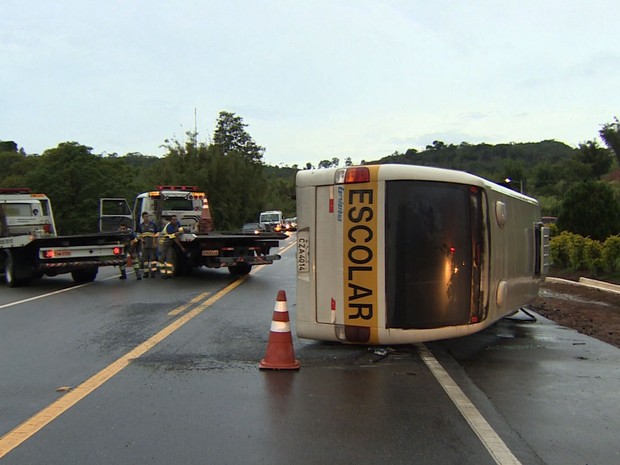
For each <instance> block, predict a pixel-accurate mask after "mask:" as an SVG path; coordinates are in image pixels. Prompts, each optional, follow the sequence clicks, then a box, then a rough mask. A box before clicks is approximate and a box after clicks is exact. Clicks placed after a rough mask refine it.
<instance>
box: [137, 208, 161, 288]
mask: <svg viewBox="0 0 620 465" xmlns="http://www.w3.org/2000/svg"><path fill="white" fill-rule="evenodd" d="M158 236H159V231H158V229H157V225H156V224H155V222H154V221H151V220H150V218H149V214H148V212H143V213H142V223H140V224H139V225H138V238H139V239H140V244H141V247H142V256H141V261H142V270H143V271H144V277H145V278H154V277H155V273H156V272H157V238H158Z"/></svg>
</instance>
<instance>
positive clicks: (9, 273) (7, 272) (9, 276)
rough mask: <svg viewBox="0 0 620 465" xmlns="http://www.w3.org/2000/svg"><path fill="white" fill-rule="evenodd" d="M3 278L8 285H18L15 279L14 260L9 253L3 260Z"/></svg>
mask: <svg viewBox="0 0 620 465" xmlns="http://www.w3.org/2000/svg"><path fill="white" fill-rule="evenodd" d="M4 280H5V281H6V285H7V286H9V287H15V286H17V285H18V283H17V279H15V262H14V261H13V256H12V255H11V253H7V254H6V257H5V260H4Z"/></svg>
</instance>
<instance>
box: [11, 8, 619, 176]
mask: <svg viewBox="0 0 620 465" xmlns="http://www.w3.org/2000/svg"><path fill="white" fill-rule="evenodd" d="M221 111H228V112H233V113H235V114H236V115H237V116H240V117H241V118H243V121H244V122H245V124H247V127H246V131H247V132H248V133H249V134H250V135H251V136H252V138H253V139H254V141H255V142H256V143H257V144H258V145H260V146H262V147H264V148H265V149H266V150H265V156H264V162H265V163H267V164H269V165H279V166H293V165H295V164H297V165H299V166H305V165H306V163H308V162H310V163H312V164H314V165H317V164H318V162H319V161H321V160H331V159H332V158H339V159H340V160H341V161H344V160H345V159H346V158H347V157H350V158H351V160H352V161H353V162H354V163H359V162H361V161H363V160H366V161H368V160H376V159H378V158H381V157H383V156H386V155H390V154H392V153H394V152H396V151H398V152H401V153H403V152H405V151H406V150H407V149H409V148H414V149H417V150H423V149H424V148H425V147H426V146H427V145H429V144H432V143H433V141H435V140H439V141H442V142H444V143H446V144H460V143H461V142H467V143H470V144H477V143H483V142H484V143H489V144H499V143H511V142H514V143H518V142H538V141H542V140H549V139H554V140H557V141H560V142H564V143H566V144H568V145H570V146H573V147H577V146H578V145H579V144H580V143H583V142H586V141H590V140H598V141H599V142H600V138H599V137H598V131H599V130H600V128H601V126H602V125H603V124H605V123H611V122H613V120H614V117H615V116H618V117H620V1H618V0H579V1H578V0H563V1H556V0H516V1H513V0H499V1H498V0H494V1H487V0H467V1H465V0H453V1H448V0H433V1H423V0H331V1H327V0H306V1H301V0H260V1H256V0H222V1H220V0H175V1H174V2H163V1H157V0H106V1H97V2H95V1H86V0H55V1H41V0H36V1H33V0H0V140H4V141H8V140H12V141H15V142H16V143H17V145H18V146H19V147H20V148H23V150H24V151H25V152H26V153H28V154H34V153H43V152H44V151H45V150H47V149H50V148H54V147H56V146H57V145H58V144H60V143H62V142H67V141H75V142H78V143H80V144H82V145H86V146H88V147H92V152H93V153H96V154H104V155H105V154H112V153H117V154H118V155H125V154H126V153H131V152H140V153H142V154H144V155H157V156H162V155H164V154H165V153H166V151H165V148H163V147H162V145H163V144H164V143H165V141H166V140H167V139H168V140H177V141H181V142H183V141H184V140H185V139H186V137H187V136H186V133H187V131H194V130H197V132H198V139H199V140H200V141H204V142H205V143H208V142H209V141H210V140H211V137H212V134H213V131H214V129H215V125H216V121H217V118H218V115H219V113H220V112H221Z"/></svg>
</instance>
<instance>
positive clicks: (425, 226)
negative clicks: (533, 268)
mask: <svg viewBox="0 0 620 465" xmlns="http://www.w3.org/2000/svg"><path fill="white" fill-rule="evenodd" d="M479 196H480V193H479V192H478V191H477V190H475V192H472V191H471V190H470V187H469V186H466V185H461V184H449V183H441V182H428V181H391V182H387V183H386V195H385V209H386V214H385V227H386V231H385V237H386V241H385V244H386V248H385V256H386V265H385V273H386V302H387V307H386V311H387V327H389V328H402V329H409V328H436V327H441V326H445V325H457V324H466V323H468V322H469V320H470V310H471V309H470V302H471V301H472V300H473V301H477V297H476V296H474V298H473V299H472V292H477V290H479V283H478V284H477V285H475V286H472V282H473V277H474V273H473V272H472V269H473V267H474V259H473V255H474V253H473V252H474V250H473V249H472V245H473V244H474V243H475V241H472V232H473V233H474V235H475V236H476V237H478V236H479V235H480V232H479V231H480V228H481V225H480V224H479V223H478V224H472V219H473V220H474V221H477V220H478V218H480V216H481V215H480V214H479V213H478V212H476V210H477V209H478V208H480V202H479V201H478V198H479ZM472 210H474V211H473V212H472ZM472 213H473V214H472ZM476 279H477V280H479V279H480V276H479V275H478V276H476Z"/></svg>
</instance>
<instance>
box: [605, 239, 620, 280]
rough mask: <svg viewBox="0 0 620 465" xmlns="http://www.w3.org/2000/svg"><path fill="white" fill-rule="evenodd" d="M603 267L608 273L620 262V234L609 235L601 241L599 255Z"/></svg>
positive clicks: (616, 267)
mask: <svg viewBox="0 0 620 465" xmlns="http://www.w3.org/2000/svg"><path fill="white" fill-rule="evenodd" d="M601 259H602V262H603V269H604V270H605V271H606V272H608V273H613V272H615V271H617V270H618V268H619V262H620V236H618V235H616V236H609V237H608V238H607V239H605V242H604V243H603V251H602V256H601Z"/></svg>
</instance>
